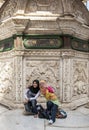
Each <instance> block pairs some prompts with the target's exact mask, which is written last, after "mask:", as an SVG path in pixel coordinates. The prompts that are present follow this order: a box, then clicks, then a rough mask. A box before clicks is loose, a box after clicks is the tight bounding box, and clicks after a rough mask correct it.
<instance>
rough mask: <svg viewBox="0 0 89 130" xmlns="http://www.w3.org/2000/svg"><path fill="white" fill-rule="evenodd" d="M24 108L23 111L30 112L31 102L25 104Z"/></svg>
mask: <svg viewBox="0 0 89 130" xmlns="http://www.w3.org/2000/svg"><path fill="white" fill-rule="evenodd" d="M24 106H25V111H27V112H31V102H28V103H25V104H24Z"/></svg>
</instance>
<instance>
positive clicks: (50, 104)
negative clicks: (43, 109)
mask: <svg viewBox="0 0 89 130" xmlns="http://www.w3.org/2000/svg"><path fill="white" fill-rule="evenodd" d="M47 111H49V112H50V119H51V120H52V121H53V122H55V120H56V113H57V111H58V106H57V105H56V104H54V103H53V102H51V101H48V102H47Z"/></svg>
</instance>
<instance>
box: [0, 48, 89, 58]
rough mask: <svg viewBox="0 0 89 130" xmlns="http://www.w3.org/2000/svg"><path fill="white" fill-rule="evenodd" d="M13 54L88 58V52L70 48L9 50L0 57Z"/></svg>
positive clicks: (0, 54)
mask: <svg viewBox="0 0 89 130" xmlns="http://www.w3.org/2000/svg"><path fill="white" fill-rule="evenodd" d="M15 56H22V57H23V56H26V57H29V58H31V57H34V58H37V57H38V58H39V57H42V58H43V57H46V58H47V57H49V59H50V58H55V59H59V57H62V58H63V57H64V58H68V57H80V58H84V59H89V53H85V52H79V51H75V50H72V49H62V50H60V49H55V50H54V49H48V50H45V49H32V50H15V49H13V50H11V51H9V53H8V52H3V53H0V59H3V58H10V57H12V58H13V57H15Z"/></svg>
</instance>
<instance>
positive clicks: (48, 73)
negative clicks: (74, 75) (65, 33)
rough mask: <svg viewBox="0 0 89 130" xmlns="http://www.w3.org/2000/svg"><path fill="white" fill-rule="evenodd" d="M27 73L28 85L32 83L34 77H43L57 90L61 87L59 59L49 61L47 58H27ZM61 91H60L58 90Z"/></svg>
mask: <svg viewBox="0 0 89 130" xmlns="http://www.w3.org/2000/svg"><path fill="white" fill-rule="evenodd" d="M25 75H26V78H25V79H26V86H27V84H31V83H32V81H33V80H34V79H39V80H41V79H43V80H46V82H47V83H48V84H50V85H52V86H53V87H54V88H55V90H57V89H58V88H59V86H60V85H59V79H60V77H59V62H58V61H51V60H50V61H47V60H41V61H40V60H36V61H33V60H32V61H31V60H30V59H27V58H26V61H25ZM58 93H59V92H58Z"/></svg>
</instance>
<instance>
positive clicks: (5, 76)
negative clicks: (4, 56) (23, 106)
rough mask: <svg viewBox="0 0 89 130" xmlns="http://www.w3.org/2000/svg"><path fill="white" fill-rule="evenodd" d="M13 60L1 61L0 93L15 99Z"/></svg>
mask: <svg viewBox="0 0 89 130" xmlns="http://www.w3.org/2000/svg"><path fill="white" fill-rule="evenodd" d="M14 92H15V88H14V71H13V61H12V60H11V61H10V60H9V61H6V62H5V61H4V60H3V61H0V95H1V94H2V95H3V96H4V98H7V99H10V100H13V101H14V100H15V97H14V94H15V93H14Z"/></svg>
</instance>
